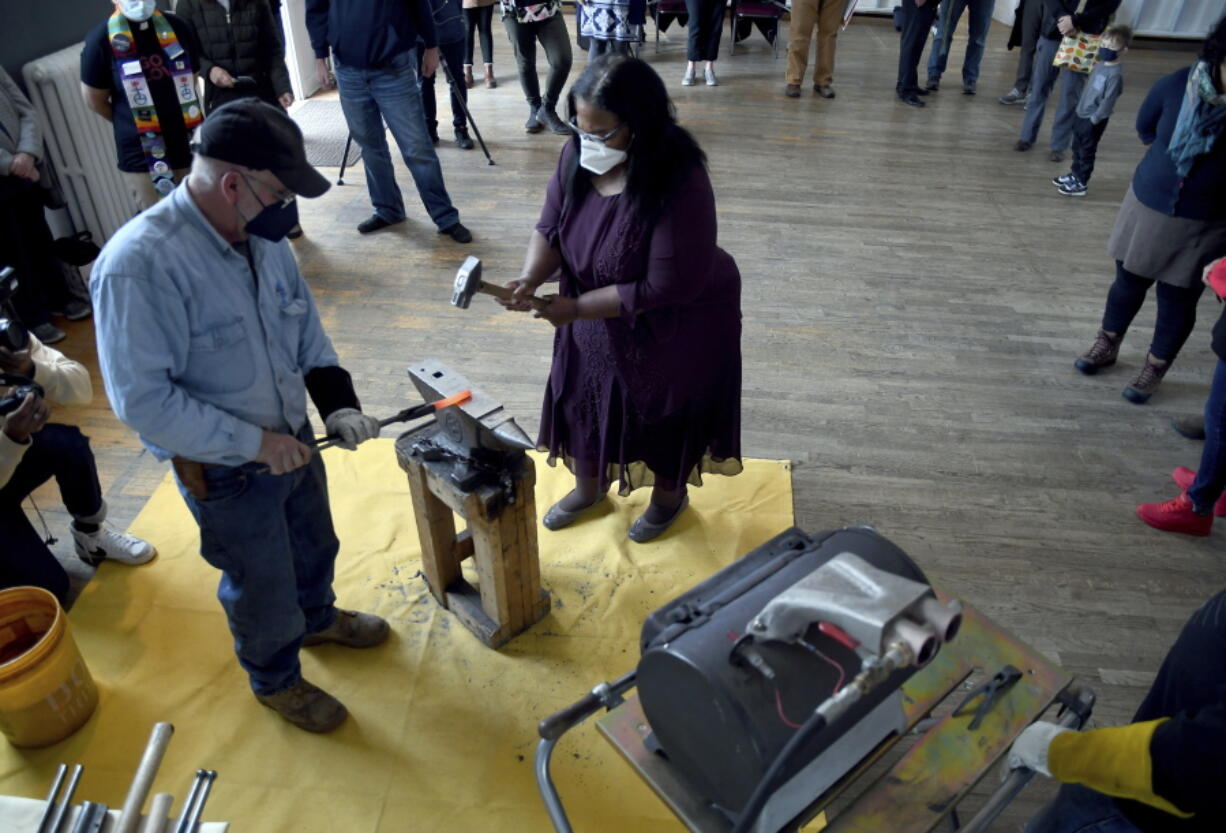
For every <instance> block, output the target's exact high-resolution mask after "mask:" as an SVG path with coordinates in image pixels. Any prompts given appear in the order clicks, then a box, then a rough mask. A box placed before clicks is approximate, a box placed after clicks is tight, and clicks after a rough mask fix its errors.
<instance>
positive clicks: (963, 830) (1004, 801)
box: [957, 688, 1095, 833]
mask: <svg viewBox="0 0 1226 833" xmlns="http://www.w3.org/2000/svg"><path fill="white" fill-rule="evenodd" d="M1071 693H1072V692H1071V691H1070V694H1071ZM1072 699H1073V700H1075V701H1076V702H1077V703H1078V705H1079V706H1080V707H1081V708H1080V710H1079V709H1073V708H1070V709H1068V710H1066V711H1065V713H1064V714H1063V715H1062V716H1061V718H1060V720H1059V721H1058V723H1059V725H1061V726H1065V727H1067V728H1069V729H1073V730H1080V729H1081V728H1082V726H1083V725H1084V724H1085V720H1084V718H1083V715H1088V714H1089V710H1090V709H1092V708H1093V707H1094V700H1095V696H1094V692H1093V691H1091V690H1090V689H1088V688H1083V689H1079V690H1077V691H1076V694H1075V696H1074V697H1073V698H1072ZM1007 754H1008V753H1006V755H1007ZM1032 778H1034V770H1033V769H1026V768H1025V767H1023V768H1021V769H1015V770H1013V771H1012V772H1010V773H1009V775H1008V777H1006V778H1005V780H1004V782H1003V783H1002V784H1001V785H1000V786H999V787H998V788H997V789H996V791H995V792H994V793H992V795H991V796H989V797H988V800H987V801H985V802H984V804H983V806H982V807H980V808H979V812H978V813H976V814H975V816H974V818H972V819H971V820H970V821H968V822H967V823H966V824H965V825H964V826H962V827H959V828H957V830H958V833H984V832H985V831H986V830H987V829H988V828H989V827H990V826H991V825H992V823H993V822H994V821H996V818H997V817H998V816H999V815H1000V814H1001V813H1003V812H1004V810H1005V808H1006V807H1008V806H1009V804H1010V803H1012V802H1013V799H1015V798H1017V796H1018V794H1019V793H1020V792H1021V791H1022V790H1023V789H1025V788H1026V785H1027V784H1029V783H1030V780H1031V779H1032Z"/></svg>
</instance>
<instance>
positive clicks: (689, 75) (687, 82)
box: [681, 67, 694, 87]
mask: <svg viewBox="0 0 1226 833" xmlns="http://www.w3.org/2000/svg"><path fill="white" fill-rule="evenodd" d="M681 86H683V87H692V86H694V68H693V67H689V68H688V69H686V71H685V75H683V76H681Z"/></svg>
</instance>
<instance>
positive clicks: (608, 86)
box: [507, 54, 741, 542]
mask: <svg viewBox="0 0 1226 833" xmlns="http://www.w3.org/2000/svg"><path fill="white" fill-rule="evenodd" d="M569 108H570V118H571V126H572V128H573V130H574V132H575V136H574V139H573V141H571V142H568V143H567V145H566V146H565V147H564V148H563V150H562V155H561V158H560V159H559V160H558V167H557V169H556V170H555V171H554V174H553V178H552V179H550V181H549V189H548V193H547V196H546V199H545V207H544V209H543V210H542V211H541V218H540V222H538V223H537V226H536V230H535V231H534V232H533V234H532V239H531V241H530V242H529V244H528V256H527V259H526V262H525V263H524V271H523V274H522V275H521V276H520V277H519V278H518V279H517V280H515V281H512V282H511V285H512V286H513V287H515V291H516V294H517V299H516V300H514V301H511V302H508V303H507V306H508V308H510V309H515V310H519V311H528V310H530V309H531V307H530V306H529V304H528V303H527V300H526V299H527V297H528V296H529V295H531V294H532V293H533V292H535V291H536V289H537V288H538V287H539V286H541V284H543V283H544V282H545V281H547V280H550V279H553V278H558V279H559V280H560V282H561V285H560V290H559V292H558V293H557V294H556V295H550V296H548V300H549V305H548V306H547V307H545V308H544V309H543V310H541V311H539V312H537V317H539V318H544V319H546V320H547V321H549V323H551V324H553V325H554V327H556V328H557V331H556V333H555V335H554V348H553V367H552V369H551V370H550V373H549V384H548V386H547V387H546V389H545V402H544V406H543V408H542V414H541V433H540V438H539V439H538V441H537V443H538V445H540V446H541V447H542V448H543V449H547V450H548V451H549V460H550V463H553V462H554V461H555V460H557V459H559V458H561V459H562V460H563V461H564V462H565V464H566V466H567V468H569V469H570V470H571V471H572V472H573V473H574V475H575V488H574V490H572V491H571V492H570V493H569V494H567V495H566V496H565V497H564V498H562V500H560V501H559V502H558V503H556V504H555V505H554V506H553V507H552V508H550V510H549V511H548V512H547V513H546V514H545V518H544V521H543V522H544V524H545V526H546V528H548V529H561V528H562V527H564V526H567V525H568V524H570V523H573V522H574V521H575V520H576V519H578V518H579V517H580V516H581V515H583V514H584V513H585V512H586V511H587V510H588V509H591V508H592V507H593V506H596V505H598V504H599V503H600V502H601V501H603V500H604V498H605V495H606V493H607V491H608V489H609V486H610V485H611V484H612V483H613V481H615V480H616V481H618V483H619V489H618V493H619V494H621V495H623V496H624V495H628V494H629V493H630V492H631V491H632V490H633V489H636V488H638V487H640V486H651V487H652V491H651V503H650V504H649V505H648V507H647V511H646V512H644V513H643V514H642V515H641V516H640V517H639V518H638V519H637V520H636V521H635V522H634V524H633V525H632V526H631V527H630V532H629V535H630V538H631V539H632V540H634V541H639V542H642V541H649V540H651V539H652V538H655V537H656V536H657V535H659V534H660V533H662V532H663V531H664V530H666V529H667V528H668V527H669V526H670V525H671V524H672V523H673V521H675V520H676V519H677V517H678V516H679V515H680V514H681V513H682V512H683V511H684V509H685V507H686V505H687V503H688V498H687V495H686V484H687V483H691V484H693V485H695V486H699V485H701V484H702V478H701V475H702V474H703V473H712V472H714V473H718V474H726V475H733V474H737V473H739V472H740V471H741V460H740V455H741V442H740V433H741V425H740V421H741V347H740V341H741V307H740V297H741V278H740V273H739V272H738V271H737V268H736V263H735V262H734V261H733V259H732V258H731V257H730V256H729V255H728V253H727V252H725V251H723V250H722V249H720V248H719V247H718V246H717V245H716V244H715V234H716V230H715V198H714V195H713V194H712V192H711V181H710V179H709V178H708V177H707V171H706V156H705V154H703V152H702V150H701V149H700V148H699V147H698V145H697V143H696V142H695V141H694V138H693V137H692V136H691V135H690V134H689V132H687V131H686V130H685V129H684V128H682V127H680V126H679V125H678V124H677V122H676V119H675V116H674V113H673V107H672V103H671V102H670V101H669V99H668V93H667V92H666V91H665V89H664V82H662V81H661V80H660V77H659V76H658V75H656V73H655V71H654V70H652V69H651V67H650V66H648V65H647V64H646V63H644V62H643V61H640V60H638V59H636V58H631V57H629V56H625V55H616V54H614V55H605V56H602V57H600V58H598V59H597V60H595V61H593V62H592V63H590V64H588V66H587V69H586V70H585V71H584V73H583V75H582V76H581V77H580V78H579V80H578V81H576V82H575V84H574V86H573V87H571V91H570V96H569Z"/></svg>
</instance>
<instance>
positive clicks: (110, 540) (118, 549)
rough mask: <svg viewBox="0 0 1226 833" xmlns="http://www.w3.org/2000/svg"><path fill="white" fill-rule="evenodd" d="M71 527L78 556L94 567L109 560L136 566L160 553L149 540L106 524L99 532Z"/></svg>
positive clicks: (100, 527)
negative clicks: (119, 530)
mask: <svg viewBox="0 0 1226 833" xmlns="http://www.w3.org/2000/svg"><path fill="white" fill-rule="evenodd" d="M69 529H71V530H72V540H73V543H74V544H76V548H77V557H78V558H80V559H81V560H82V561H84V562H85V563H86V564H89V565H90V566H92V567H97V566H98V565H99V564H101V563H102V562H103V561H108V560H109V561H115V562H117V563H119V564H127V565H129V566H133V567H134V566H136V565H137V564H144V563H146V562H148V561H152V560H153V556H155V555H157V554H158V551H157V550H156V549H154V547H153V545H152V544H150V543H149V542H148V541H143V540H141V539H140V538H137V537H135V536H133V535H128V534H126V533H123V532H116V531H115V530H113V529H111V528H110V527H108V526H107V525H106V524H102V525H101V526H99V527H98V531H97V532H82V531H81V530H79V529H77V528H76V527H75V526H72V527H69Z"/></svg>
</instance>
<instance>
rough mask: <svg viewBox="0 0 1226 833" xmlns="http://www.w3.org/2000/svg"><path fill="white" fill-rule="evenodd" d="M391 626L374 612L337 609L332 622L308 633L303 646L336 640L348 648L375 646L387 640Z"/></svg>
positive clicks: (338, 643)
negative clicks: (314, 631) (315, 631)
mask: <svg viewBox="0 0 1226 833" xmlns="http://www.w3.org/2000/svg"><path fill="white" fill-rule="evenodd" d="M390 631H391V628H389V627H388V626H387V621H386V620H384V619H380V618H379V617H378V616H375V615H374V614H372V613H358V612H357V611H356V610H341V609H340V608H339V607H338V608H337V609H336V618H335V619H334V620H332V624H331V625H329V626H328V627H326V628H324V629H323V630H322V631H319V632H318V633H308V634H307V635H306V636H305V637H303V639H302V645H303V647H307V648H309V647H310V646H312V645H322V644H324V643H325V642H335V643H336V644H337V645H344V646H345V647H346V648H373V647H374V646H376V645H378V644H380V643H381V642H384V641H386V640H387V635H388V633H390Z"/></svg>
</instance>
